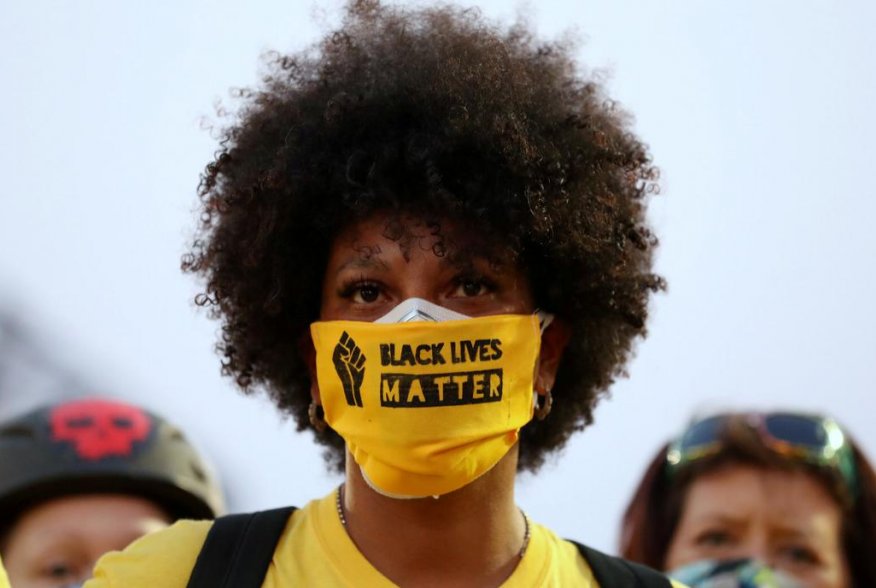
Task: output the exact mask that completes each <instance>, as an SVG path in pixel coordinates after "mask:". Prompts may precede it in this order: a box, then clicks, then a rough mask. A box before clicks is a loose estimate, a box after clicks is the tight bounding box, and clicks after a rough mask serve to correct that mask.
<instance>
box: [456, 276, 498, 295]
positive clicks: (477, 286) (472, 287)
mask: <svg viewBox="0 0 876 588" xmlns="http://www.w3.org/2000/svg"><path fill="white" fill-rule="evenodd" d="M489 290H490V287H489V284H487V282H486V280H483V279H481V278H463V279H460V280H458V281H457V283H456V292H455V294H456V295H457V296H464V297H471V296H482V295H484V294H486V293H487V292H488V291H489Z"/></svg>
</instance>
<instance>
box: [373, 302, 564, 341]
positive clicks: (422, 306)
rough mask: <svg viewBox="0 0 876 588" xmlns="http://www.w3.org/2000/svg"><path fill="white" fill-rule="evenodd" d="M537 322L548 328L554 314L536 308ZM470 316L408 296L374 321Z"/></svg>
mask: <svg viewBox="0 0 876 588" xmlns="http://www.w3.org/2000/svg"><path fill="white" fill-rule="evenodd" d="M535 314H536V315H537V316H538V324H539V326H540V327H541V332H542V333H544V330H545V329H546V328H548V325H550V324H551V322H553V320H554V315H552V314H551V313H549V312H545V311H543V310H536V311H535ZM468 318H471V317H470V316H468V315H467V314H461V313H459V312H456V311H454V310H450V309H449V308H444V307H443V306H438V305H437V304H435V303H433V302H429V301H428V300H424V299H423V298H408V299H406V300H402V301H401V302H400V303H399V305H398V306H396V307H395V308H393V309H392V310H390V311H389V312H387V313H386V314H385V315H383V316H382V317H380V318H379V319H377V320H376V321H374V322H375V323H411V322H415V321H430V322H433V323H441V322H444V321H460V320H465V319H468Z"/></svg>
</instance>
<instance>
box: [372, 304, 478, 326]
mask: <svg viewBox="0 0 876 588" xmlns="http://www.w3.org/2000/svg"><path fill="white" fill-rule="evenodd" d="M468 318H471V317H470V316H468V315H464V314H461V313H459V312H455V311H453V310H450V309H449V308H444V307H443V306H438V305H437V304H435V303H433V302H429V301H428V300H424V299H423V298H408V299H406V300H402V301H401V302H400V303H399V304H398V306H396V307H395V308H393V309H392V310H390V311H389V312H387V313H386V314H385V315H383V316H382V317H380V318H379V319H377V320H376V321H374V322H375V323H412V322H417V321H426V322H432V323H440V322H444V321H458V320H464V319H468Z"/></svg>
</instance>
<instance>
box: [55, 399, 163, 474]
mask: <svg viewBox="0 0 876 588" xmlns="http://www.w3.org/2000/svg"><path fill="white" fill-rule="evenodd" d="M49 421H50V424H51V427H52V440H53V441H66V442H69V443H72V444H73V447H74V448H75V449H76V454H77V455H78V456H79V457H80V458H82V459H85V460H91V461H94V460H98V459H103V458H105V457H110V456H121V457H127V456H130V455H131V453H132V451H133V449H134V443H135V442H137V441H144V440H146V438H147V437H148V436H149V432H150V430H151V429H152V419H151V418H150V417H149V415H147V414H146V413H145V412H143V411H142V410H141V409H139V408H138V407H136V406H131V405H130V404H124V403H122V402H113V401H110V400H95V399H91V400H78V401H74V402H68V403H66V404H62V405H61V406H58V407H56V408H55V409H53V410H52V412H51V415H50V417H49Z"/></svg>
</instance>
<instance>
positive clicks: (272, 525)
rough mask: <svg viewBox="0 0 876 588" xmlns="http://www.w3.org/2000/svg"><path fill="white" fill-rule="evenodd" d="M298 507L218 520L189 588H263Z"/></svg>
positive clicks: (212, 529)
mask: <svg viewBox="0 0 876 588" xmlns="http://www.w3.org/2000/svg"><path fill="white" fill-rule="evenodd" d="M294 510H295V507H294V506H287V507H284V508H276V509H274V510H264V511H261V512H253V513H246V514H235V515H227V516H224V517H220V518H218V519H216V521H215V522H214V523H213V526H212V527H210V532H209V533H208V534H207V539H206V540H205V541H204V546H203V547H202V548H201V553H199V554H198V560H197V561H196V562H195V567H194V568H192V575H191V576H189V583H188V588H259V587H260V586H261V585H262V582H264V580H265V576H266V575H267V573H268V566H270V565H271V558H272V557H273V556H274V549H276V547H277V542H278V541H279V540H280V536H281V535H282V534H283V529H285V528H286V523H287V521H288V520H289V517H290V516H291V515H292V512H293V511H294Z"/></svg>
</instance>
